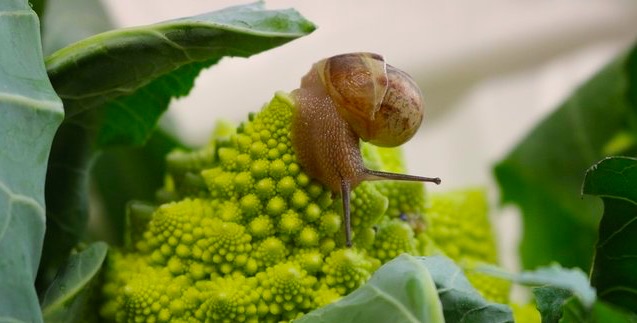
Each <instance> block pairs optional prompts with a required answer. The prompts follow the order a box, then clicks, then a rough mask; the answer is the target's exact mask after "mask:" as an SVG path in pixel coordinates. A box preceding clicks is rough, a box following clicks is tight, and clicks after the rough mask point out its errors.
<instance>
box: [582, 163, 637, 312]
mask: <svg viewBox="0 0 637 323" xmlns="http://www.w3.org/2000/svg"><path fill="white" fill-rule="evenodd" d="M582 192H583V193H584V194H588V195H594V196H599V197H601V198H602V200H603V201H604V215H603V216H602V221H601V223H600V224H599V241H598V242H597V246H596V253H595V262H594V264H593V270H592V273H591V283H592V284H593V286H595V288H597V292H598V295H599V298H601V299H603V300H604V301H606V302H608V303H611V304H614V305H617V306H620V307H623V308H625V309H627V310H630V311H633V312H634V313H637V159H634V158H627V157H611V158H606V159H604V160H602V161H600V162H599V163H597V164H596V165H594V166H593V167H591V168H590V169H589V170H588V172H587V173H586V178H585V180H584V186H583V188H582Z"/></svg>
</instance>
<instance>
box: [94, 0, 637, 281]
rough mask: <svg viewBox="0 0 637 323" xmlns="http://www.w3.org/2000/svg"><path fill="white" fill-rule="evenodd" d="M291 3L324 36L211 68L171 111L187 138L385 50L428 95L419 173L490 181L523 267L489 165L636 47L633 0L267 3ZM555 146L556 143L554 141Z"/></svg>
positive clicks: (411, 149) (162, 15)
mask: <svg viewBox="0 0 637 323" xmlns="http://www.w3.org/2000/svg"><path fill="white" fill-rule="evenodd" d="M242 3H247V2H246V1H227V0H223V1H219V0H216V1H212V0H210V1H205V0H181V1H175V0H134V1H130V0H104V4H105V5H106V7H107V9H108V10H109V11H110V12H111V15H112V16H113V18H114V20H115V23H116V24H117V25H118V26H120V27H123V26H135V25H143V24H150V23H154V22H158V21H161V20H167V19H173V18H177V17H182V16H191V15H197V14H200V13H203V12H208V11H213V10H217V9H221V8H224V7H227V6H230V5H236V4H242ZM266 6H267V8H269V9H280V8H289V7H294V8H296V9H297V10H298V11H300V12H301V14H303V15H304V16H305V17H307V18H308V19H309V20H311V21H313V22H314V23H315V24H316V25H317V26H318V29H317V30H316V31H315V32H314V33H313V34H311V35H309V36H307V37H304V38H301V39H299V40H296V41H293V42H292V43H289V44H287V45H285V46H283V47H280V48H277V49H274V50H271V51H268V52H266V53H262V54H259V55H256V56H254V57H252V58H250V59H224V60H222V61H221V63H220V64H219V65H217V66H215V67H213V68H211V69H209V70H207V71H204V72H203V73H202V74H201V76H200V77H199V78H198V79H197V82H196V87H195V89H194V90H193V91H192V93H191V94H190V95H189V96H188V97H187V98H185V99H182V100H179V101H176V102H173V104H172V106H171V108H170V111H169V114H170V115H172V117H174V119H175V120H176V123H177V127H178V128H179V129H180V131H181V132H182V135H183V136H184V137H185V138H186V139H187V141H189V142H191V143H193V144H201V143H203V142H205V141H206V139H207V136H208V134H209V132H210V130H211V128H212V127H213V125H214V123H215V120H217V119H219V118H224V119H229V120H233V121H237V122H239V121H241V120H243V119H244V118H245V117H246V116H247V113H248V112H250V111H257V110H259V109H260V107H261V106H262V105H263V104H264V103H266V102H267V101H268V100H269V99H270V98H271V97H272V95H273V94H274V92H275V91H277V90H285V91H290V90H292V89H294V88H296V87H297V86H298V83H299V81H300V78H301V76H303V75H304V74H305V73H306V72H307V71H308V70H309V68H310V66H311V65H312V63H313V62H315V61H318V60H320V59H322V58H325V57H328V56H331V55H334V54H339V53H344V52H351V51H372V52H377V53H380V54H383V55H384V56H385V57H386V60H387V61H388V63H389V64H392V65H394V66H396V67H398V68H401V69H403V70H405V71H407V72H408V73H409V74H411V75H412V76H413V77H414V78H415V79H416V81H417V82H418V84H419V85H420V87H421V88H422V90H423V92H424V94H425V102H426V107H425V108H426V110H427V116H426V117H425V122H424V124H423V128H422V129H421V131H420V132H419V133H418V134H417V136H416V137H415V138H414V139H412V141H410V142H409V143H407V144H406V145H405V152H406V155H407V158H408V163H409V166H410V169H411V172H412V173H414V174H420V175H426V176H439V177H441V178H442V179H443V184H442V185H441V186H438V187H430V189H429V190H430V191H432V192H435V191H446V190H452V189H455V188H462V187H466V186H474V185H479V186H486V187H488V188H489V192H490V198H491V199H492V202H493V204H494V206H493V214H494V217H495V219H496V220H497V228H498V231H499V233H500V235H501V238H502V239H501V249H502V252H503V254H504V255H505V256H504V262H505V265H506V266H507V267H509V268H510V269H516V268H517V263H516V258H515V257H514V256H513V255H514V254H515V250H516V249H515V243H516V237H517V234H518V232H519V228H518V225H517V223H519V222H518V221H517V219H518V218H517V217H518V214H517V212H516V210H514V209H513V208H500V207H498V206H497V199H498V196H497V195H498V192H497V189H496V186H495V184H494V181H493V178H492V172H491V167H492V165H493V164H494V162H496V161H498V160H499V159H501V158H502V157H503V156H504V155H505V154H506V153H507V152H508V151H509V150H510V149H511V148H512V147H513V146H514V145H515V143H516V142H517V141H519V140H520V139H521V138H522V137H523V136H524V134H525V133H527V132H528V131H529V130H530V129H531V127H532V126H533V125H534V124H536V123H537V122H538V121H539V120H541V118H542V117H544V116H546V115H547V114H548V113H549V112H550V111H551V110H552V109H553V108H554V107H555V106H556V105H558V104H559V103H560V102H561V101H562V100H563V99H565V98H566V97H567V96H568V94H569V93H570V92H571V91H572V90H573V89H574V88H575V87H576V86H577V85H578V84H579V83H580V82H582V81H583V80H585V79H586V78H588V77H589V76H590V75H592V74H593V73H594V72H595V71H596V70H597V69H598V68H600V67H601V66H603V65H604V64H605V63H606V62H608V61H609V60H610V59H612V57H613V56H614V55H615V54H617V53H619V52H621V51H622V50H624V49H625V48H627V47H628V46H630V44H631V43H632V42H633V41H634V40H635V39H636V36H637V3H635V2H633V1H627V0H605V1H584V0H582V1H522V0H518V1H510V0H509V1H505V0H489V1H415V0H414V1H381V0H371V1H370V0H367V1H325V0H323V1H319V0H315V1H290V0H286V1H267V2H266ZM546 144H547V145H548V144H550V143H546Z"/></svg>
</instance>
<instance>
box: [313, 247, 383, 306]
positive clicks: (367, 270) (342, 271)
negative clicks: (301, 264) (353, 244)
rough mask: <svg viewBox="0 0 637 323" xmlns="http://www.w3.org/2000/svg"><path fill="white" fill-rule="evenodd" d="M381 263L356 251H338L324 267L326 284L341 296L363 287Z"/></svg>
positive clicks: (330, 256)
mask: <svg viewBox="0 0 637 323" xmlns="http://www.w3.org/2000/svg"><path fill="white" fill-rule="evenodd" d="M379 266H380V262H379V261H378V260H377V259H375V258H371V257H368V256H366V255H365V254H364V253H363V252H359V251H356V250H355V249H338V250H336V251H334V252H332V253H331V254H330V255H329V257H327V259H325V265H323V273H325V278H324V283H325V284H326V285H327V286H328V287H330V288H333V289H335V290H336V291H338V292H339V293H340V294H341V295H346V294H349V293H350V292H351V291H353V290H355V289H356V288H358V287H360V286H361V285H363V284H364V283H365V282H366V281H367V279H369V277H370V276H371V275H372V273H373V272H374V271H375V270H376V269H377V268H378V267H379Z"/></svg>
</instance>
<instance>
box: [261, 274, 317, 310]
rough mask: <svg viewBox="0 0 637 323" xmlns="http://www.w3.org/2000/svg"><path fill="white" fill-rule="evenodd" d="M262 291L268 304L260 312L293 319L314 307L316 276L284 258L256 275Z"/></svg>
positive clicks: (262, 296) (262, 297) (263, 297)
mask: <svg viewBox="0 0 637 323" xmlns="http://www.w3.org/2000/svg"><path fill="white" fill-rule="evenodd" d="M256 278H257V281H258V282H259V288H258V291H259V294H261V299H262V300H263V302H264V303H265V304H267V305H268V306H267V312H266V311H265V307H264V308H263V309H262V312H261V314H262V315H263V316H265V317H266V318H267V317H268V316H275V317H280V316H282V317H283V319H293V318H296V317H297V316H298V315H299V314H302V313H304V312H305V311H306V310H308V309H310V308H312V305H313V304H314V303H313V296H314V286H315V285H316V282H317V279H316V277H314V276H310V275H308V274H307V272H306V271H305V270H303V269H302V268H301V266H300V265H299V264H298V263H295V262H285V263H279V264H277V265H275V266H273V267H269V268H268V269H266V271H265V272H260V273H258V274H257V276H256Z"/></svg>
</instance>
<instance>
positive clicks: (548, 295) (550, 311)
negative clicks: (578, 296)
mask: <svg viewBox="0 0 637 323" xmlns="http://www.w3.org/2000/svg"><path fill="white" fill-rule="evenodd" d="M533 295H534V296H535V302H536V303H537V310H538V311H540V314H541V315H542V322H543V323H550V322H559V320H560V319H561V318H562V315H563V307H564V305H565V304H566V302H567V301H569V300H570V299H571V298H573V292H571V291H570V290H566V289H562V288H555V287H552V286H543V287H536V288H534V289H533Z"/></svg>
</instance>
